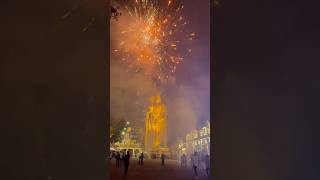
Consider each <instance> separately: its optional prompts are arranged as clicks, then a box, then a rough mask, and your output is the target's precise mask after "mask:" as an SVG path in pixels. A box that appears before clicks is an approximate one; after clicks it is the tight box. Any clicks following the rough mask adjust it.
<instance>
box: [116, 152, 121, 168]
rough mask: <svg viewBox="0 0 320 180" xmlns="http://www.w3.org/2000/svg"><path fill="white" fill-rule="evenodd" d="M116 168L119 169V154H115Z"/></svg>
mask: <svg viewBox="0 0 320 180" xmlns="http://www.w3.org/2000/svg"><path fill="white" fill-rule="evenodd" d="M116 167H120V153H119V152H117V155H116Z"/></svg>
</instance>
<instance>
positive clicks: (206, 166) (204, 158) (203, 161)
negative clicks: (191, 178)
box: [180, 152, 210, 178]
mask: <svg viewBox="0 0 320 180" xmlns="http://www.w3.org/2000/svg"><path fill="white" fill-rule="evenodd" d="M180 163H181V166H182V167H187V156H186V155H185V154H183V155H182V156H181V157H180ZM190 167H192V168H193V172H194V175H195V178H199V170H203V171H204V172H205V174H206V175H207V177H210V156H209V154H206V155H205V154H201V153H198V152H194V153H193V154H191V155H190Z"/></svg>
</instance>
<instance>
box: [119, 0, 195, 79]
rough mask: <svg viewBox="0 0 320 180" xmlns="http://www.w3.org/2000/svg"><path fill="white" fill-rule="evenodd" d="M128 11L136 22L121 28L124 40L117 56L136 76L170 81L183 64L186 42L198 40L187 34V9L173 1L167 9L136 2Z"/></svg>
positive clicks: (156, 3) (152, 0) (128, 5)
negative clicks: (149, 76)
mask: <svg viewBox="0 0 320 180" xmlns="http://www.w3.org/2000/svg"><path fill="white" fill-rule="evenodd" d="M162 2H163V1H162ZM124 7H125V9H126V11H127V13H128V14H129V15H130V17H131V19H132V20H131V21H130V22H127V23H124V22H123V24H122V25H121V36H120V37H119V39H121V40H120V41H119V42H120V43H118V44H117V47H115V49H116V51H115V50H114V52H117V53H118V55H119V56H121V58H120V59H121V60H123V61H126V62H127V63H129V66H128V67H131V68H135V69H134V71H135V72H143V73H145V74H146V75H151V76H153V77H154V78H155V79H160V80H164V79H168V78H169V76H170V74H173V73H175V72H176V68H177V65H178V64H180V63H181V62H182V60H183V57H182V55H181V54H185V52H184V50H185V48H184V44H185V42H186V41H188V40H193V39H194V36H195V33H186V32H185V29H186V28H185V26H186V24H187V21H185V20H184V18H183V17H182V15H181V10H182V9H183V6H181V5H174V4H173V2H172V1H171V0H169V1H167V5H165V4H161V3H160V1H157V0H133V1H131V2H130V1H129V2H127V3H126V4H125V5H124ZM119 23H120V24H121V23H122V22H121V19H120V20H119ZM185 34H186V35H185ZM188 51H189V50H186V52H188Z"/></svg>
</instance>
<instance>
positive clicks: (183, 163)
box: [182, 154, 187, 167]
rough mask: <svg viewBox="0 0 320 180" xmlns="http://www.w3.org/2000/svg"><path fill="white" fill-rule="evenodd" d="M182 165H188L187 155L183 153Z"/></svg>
mask: <svg viewBox="0 0 320 180" xmlns="http://www.w3.org/2000/svg"><path fill="white" fill-rule="evenodd" d="M182 165H183V166H184V167H187V156H186V155H185V154H183V155H182Z"/></svg>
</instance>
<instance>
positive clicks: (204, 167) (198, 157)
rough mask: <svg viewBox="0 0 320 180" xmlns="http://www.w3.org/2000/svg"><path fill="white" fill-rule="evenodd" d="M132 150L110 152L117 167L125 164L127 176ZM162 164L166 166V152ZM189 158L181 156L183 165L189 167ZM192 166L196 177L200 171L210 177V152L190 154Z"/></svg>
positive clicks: (140, 158) (140, 157)
mask: <svg viewBox="0 0 320 180" xmlns="http://www.w3.org/2000/svg"><path fill="white" fill-rule="evenodd" d="M130 157H131V156H130V152H129V151H127V153H124V152H113V153H111V154H110V160H112V159H113V158H114V159H115V160H116V167H118V168H119V167H120V166H122V165H123V167H124V176H127V173H128V168H129V164H130ZM138 158H139V162H138V163H139V165H143V160H144V154H143V152H142V153H140V155H139V157H138ZM160 158H161V165H162V166H164V164H165V159H166V156H165V154H161V156H160ZM187 161H188V158H187V156H186V155H185V154H183V155H182V156H181V157H180V163H181V167H185V168H187V167H188V165H187ZM190 167H191V168H192V169H193V172H194V175H195V178H196V179H198V178H199V171H203V172H204V173H205V174H206V176H207V177H210V156H209V155H208V154H206V155H205V154H202V153H198V152H194V153H193V154H191V155H190Z"/></svg>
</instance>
